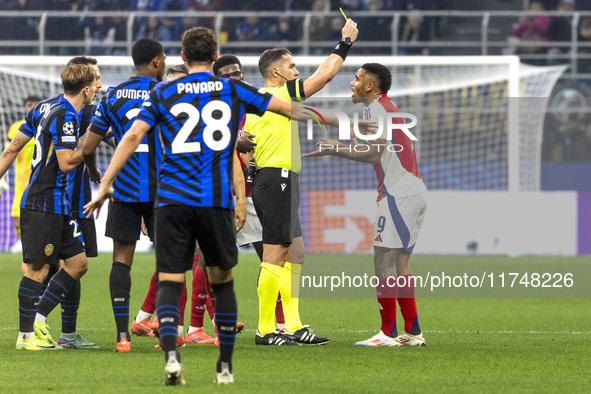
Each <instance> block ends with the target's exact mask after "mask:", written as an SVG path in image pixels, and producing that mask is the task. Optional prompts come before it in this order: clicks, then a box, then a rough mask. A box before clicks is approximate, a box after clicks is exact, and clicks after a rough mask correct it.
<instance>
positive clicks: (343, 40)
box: [341, 37, 353, 45]
mask: <svg viewBox="0 0 591 394" xmlns="http://www.w3.org/2000/svg"><path fill="white" fill-rule="evenodd" d="M341 41H342V42H344V43H345V44H347V45H351V44H352V43H353V40H351V37H343V38H341Z"/></svg>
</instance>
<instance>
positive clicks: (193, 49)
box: [183, 27, 218, 65]
mask: <svg viewBox="0 0 591 394" xmlns="http://www.w3.org/2000/svg"><path fill="white" fill-rule="evenodd" d="M217 50H218V40H217V37H216V36H215V33H214V32H213V30H211V29H208V28H207V27H193V28H191V29H189V30H187V31H185V32H184V33H183V54H184V55H185V58H186V59H187V64H189V65H190V64H193V63H204V64H211V63H213V62H214V59H215V55H216V53H217Z"/></svg>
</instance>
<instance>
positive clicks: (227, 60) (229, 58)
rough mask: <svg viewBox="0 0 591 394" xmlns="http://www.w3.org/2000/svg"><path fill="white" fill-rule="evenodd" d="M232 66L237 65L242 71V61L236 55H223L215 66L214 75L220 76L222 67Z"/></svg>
mask: <svg viewBox="0 0 591 394" xmlns="http://www.w3.org/2000/svg"><path fill="white" fill-rule="evenodd" d="M230 64H237V65H238V67H240V71H242V63H240V60H238V58H237V57H236V56H234V55H223V56H220V57H219V58H218V60H216V62H215V63H214V64H213V75H218V71H219V69H220V68H222V67H226V66H229V65H230Z"/></svg>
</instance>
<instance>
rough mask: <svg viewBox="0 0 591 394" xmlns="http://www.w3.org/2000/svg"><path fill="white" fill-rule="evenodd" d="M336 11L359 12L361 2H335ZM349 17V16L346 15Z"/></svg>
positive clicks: (343, 0)
mask: <svg viewBox="0 0 591 394" xmlns="http://www.w3.org/2000/svg"><path fill="white" fill-rule="evenodd" d="M335 5H336V8H335V9H336V10H338V9H339V8H342V9H343V11H351V12H353V11H361V10H363V3H362V2H361V0H340V1H336V2H335ZM347 16H348V17H350V16H351V15H347Z"/></svg>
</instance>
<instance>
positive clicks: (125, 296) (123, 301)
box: [109, 261, 131, 342]
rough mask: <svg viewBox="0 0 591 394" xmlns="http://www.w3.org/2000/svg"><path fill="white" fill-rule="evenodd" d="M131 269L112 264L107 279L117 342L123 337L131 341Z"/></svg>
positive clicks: (126, 266) (124, 265)
mask: <svg viewBox="0 0 591 394" xmlns="http://www.w3.org/2000/svg"><path fill="white" fill-rule="evenodd" d="M130 271H131V267H130V266H128V265H126V264H123V263H119V262H117V261H115V262H113V267H112V268H111V276H110V277H109V288H110V290H111V304H112V305H113V315H114V316H115V324H116V325H117V342H119V341H120V340H121V339H123V337H126V338H127V340H128V341H130V340H131V336H130V335H129V292H130V291H131V272H130Z"/></svg>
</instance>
